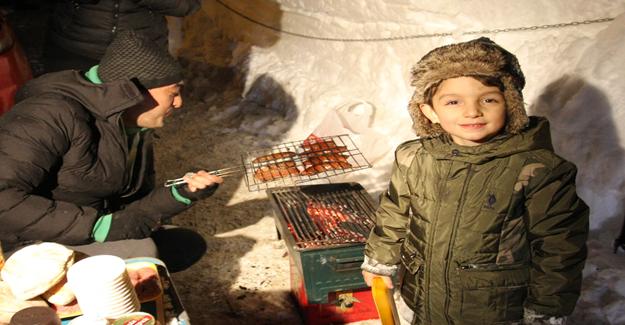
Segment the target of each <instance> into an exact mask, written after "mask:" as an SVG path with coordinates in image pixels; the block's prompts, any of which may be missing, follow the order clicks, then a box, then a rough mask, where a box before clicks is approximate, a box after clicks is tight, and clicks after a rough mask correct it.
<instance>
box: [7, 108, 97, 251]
mask: <svg viewBox="0 0 625 325" xmlns="http://www.w3.org/2000/svg"><path fill="white" fill-rule="evenodd" d="M37 101H39V102H37ZM44 101H45V102H44ZM58 105H67V104H63V103H60V102H57V103H56V105H55V102H54V101H46V99H40V100H34V101H33V100H31V101H28V103H27V102H22V103H20V104H18V105H16V107H14V109H13V110H12V111H10V112H9V113H7V114H5V115H4V116H3V117H2V118H1V119H0V166H1V168H0V240H2V241H3V242H4V241H7V242H9V243H10V242H25V241H29V240H44V241H55V242H59V243H62V244H80V243H84V242H85V241H87V240H88V239H89V237H90V236H89V235H90V232H91V228H92V227H93V224H94V222H95V220H96V218H97V217H98V211H96V210H95V209H93V208H89V207H82V206H77V205H75V204H72V203H69V202H63V201H55V200H51V199H48V198H46V197H44V196H39V195H35V194H33V193H36V192H37V189H38V188H40V187H43V185H44V184H45V182H55V177H54V176H51V175H53V174H54V173H55V168H57V167H58V166H59V164H60V162H61V159H62V157H63V154H64V153H65V151H66V150H68V147H69V139H70V137H71V136H72V133H73V132H74V130H73V127H72V123H71V115H70V114H67V110H63V109H59V107H58ZM62 112H65V113H62ZM78 141H80V139H78Z"/></svg>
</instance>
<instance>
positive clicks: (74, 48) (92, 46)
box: [48, 0, 200, 60]
mask: <svg viewBox="0 0 625 325" xmlns="http://www.w3.org/2000/svg"><path fill="white" fill-rule="evenodd" d="M198 8H200V1H199V0H74V1H68V0H63V1H60V2H59V4H57V7H56V8H55V11H54V13H53V15H52V17H51V26H50V30H49V31H48V37H49V38H50V41H51V42H53V43H54V44H56V45H58V46H60V47H62V48H64V49H66V50H68V51H71V52H74V53H76V54H80V55H83V56H87V57H90V58H93V59H96V60H97V59H100V58H101V57H102V55H103V54H104V51H105V50H106V47H107V46H108V44H109V43H110V42H111V41H112V40H113V37H114V36H115V33H117V32H119V31H122V30H127V29H134V30H137V31H140V32H143V33H145V34H146V35H148V37H149V39H151V40H152V41H154V42H155V43H156V44H158V45H160V46H162V47H163V48H165V49H166V48H167V36H168V29H167V21H166V19H165V16H178V17H183V16H186V15H189V14H191V13H193V12H195V11H196V10H197V9H198Z"/></svg>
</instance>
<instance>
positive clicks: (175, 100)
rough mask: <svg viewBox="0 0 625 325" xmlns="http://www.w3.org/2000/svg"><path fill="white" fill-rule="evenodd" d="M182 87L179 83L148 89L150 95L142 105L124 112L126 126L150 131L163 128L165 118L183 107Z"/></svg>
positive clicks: (146, 96)
mask: <svg viewBox="0 0 625 325" xmlns="http://www.w3.org/2000/svg"><path fill="white" fill-rule="evenodd" d="M181 86H182V83H178V84H170V85H166V86H162V87H158V88H151V89H148V93H149V95H148V94H146V95H145V99H144V100H143V102H142V103H141V104H139V105H137V106H135V107H132V108H130V109H128V110H127V111H126V112H124V115H123V119H124V125H126V126H129V127H142V128H150V129H152V128H159V127H162V126H163V125H164V123H165V118H166V117H167V116H169V115H170V114H171V113H172V112H173V111H174V109H178V108H180V107H182V97H181V95H180V91H181Z"/></svg>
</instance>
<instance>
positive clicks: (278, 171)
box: [243, 134, 371, 191]
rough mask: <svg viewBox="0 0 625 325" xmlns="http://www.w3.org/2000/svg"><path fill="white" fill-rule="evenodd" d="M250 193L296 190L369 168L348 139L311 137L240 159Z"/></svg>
mask: <svg viewBox="0 0 625 325" xmlns="http://www.w3.org/2000/svg"><path fill="white" fill-rule="evenodd" d="M243 166H244V167H245V182H246V184H247V186H248V189H249V190H250V191H259V190H263V189H268V188H274V187H282V186H295V185H299V184H303V183H307V182H312V181H316V180H319V179H325V178H328V177H331V176H336V175H340V174H345V173H349V172H353V171H357V170H361V169H365V168H370V167H371V164H370V163H369V162H368V161H367V159H366V158H365V157H364V156H363V154H362V153H361V152H360V150H359V149H358V147H357V146H356V145H355V144H354V141H353V140H352V139H351V138H350V136H349V135H347V134H343V135H334V136H328V137H312V138H308V139H306V140H300V141H292V142H286V143H282V144H279V145H276V146H273V147H271V148H268V149H264V150H254V151H250V152H248V153H246V155H245V156H244V157H243Z"/></svg>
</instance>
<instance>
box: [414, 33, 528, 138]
mask: <svg viewBox="0 0 625 325" xmlns="http://www.w3.org/2000/svg"><path fill="white" fill-rule="evenodd" d="M466 76H484V77H494V78H497V79H499V80H500V81H501V83H502V84H503V86H504V98H505V100H506V105H507V108H506V109H507V116H506V129H505V131H506V132H507V133H508V134H516V133H519V132H520V131H521V130H523V128H525V126H526V125H527V123H528V121H529V119H528V117H527V113H526V112H525V106H524V105H523V93H522V92H521V91H522V90H523V87H524V86H525V77H524V76H523V72H522V71H521V67H520V66H519V61H518V60H517V58H516V57H515V56H514V55H513V54H512V53H510V52H508V51H506V50H505V49H504V48H502V47H501V46H499V45H497V44H496V43H495V42H493V41H491V40H490V39H488V38H486V37H481V38H478V39H474V40H471V41H468V42H464V43H456V44H451V45H446V46H442V47H438V48H435V49H434V50H432V51H430V52H429V53H428V54H426V55H425V56H424V57H423V58H421V60H420V61H419V62H417V64H416V65H415V66H414V67H413V68H412V83H411V85H412V86H414V87H415V90H414V94H413V95H412V98H411V99H410V103H409V104H408V110H409V111H410V115H411V117H412V120H413V123H414V124H413V128H414V129H415V131H416V133H417V135H418V136H420V137H437V136H440V135H442V134H444V133H446V132H445V131H444V130H443V128H442V127H441V126H440V125H439V124H434V123H432V122H431V121H430V120H428V118H427V117H426V116H425V115H424V114H423V113H422V112H421V109H419V105H420V104H426V103H425V101H426V99H425V94H426V92H427V91H428V90H429V89H430V88H431V87H432V86H433V85H435V84H437V83H439V82H440V81H442V80H445V79H449V78H456V77H466Z"/></svg>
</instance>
